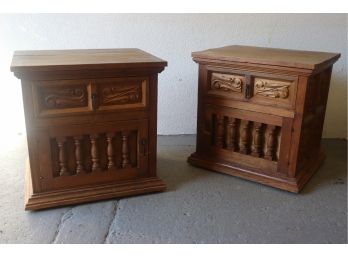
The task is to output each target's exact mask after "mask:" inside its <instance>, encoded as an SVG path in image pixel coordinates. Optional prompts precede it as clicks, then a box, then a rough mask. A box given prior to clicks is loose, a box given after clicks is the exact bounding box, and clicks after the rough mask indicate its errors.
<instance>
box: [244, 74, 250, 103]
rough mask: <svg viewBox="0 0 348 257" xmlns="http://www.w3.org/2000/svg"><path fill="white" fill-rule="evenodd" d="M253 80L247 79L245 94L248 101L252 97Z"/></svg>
mask: <svg viewBox="0 0 348 257" xmlns="http://www.w3.org/2000/svg"><path fill="white" fill-rule="evenodd" d="M250 81H251V78H250V76H246V77H245V92H244V97H245V98H246V99H250V98H251V97H252V86H251V83H250Z"/></svg>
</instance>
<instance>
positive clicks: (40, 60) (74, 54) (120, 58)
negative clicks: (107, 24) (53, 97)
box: [11, 48, 167, 71]
mask: <svg viewBox="0 0 348 257" xmlns="http://www.w3.org/2000/svg"><path fill="white" fill-rule="evenodd" d="M166 65H167V62H166V61H164V60H162V59H160V58H157V57H156V56H153V55H151V54H149V53H147V52H145V51H142V50H140V49H137V48H120V49H78V50H77V49H76V50H73V49H69V50H32V51H15V53H14V55H13V59H12V64H11V71H23V70H38V71H40V70H50V69H69V68H73V69H83V68H107V67H109V68H148V67H164V66H166Z"/></svg>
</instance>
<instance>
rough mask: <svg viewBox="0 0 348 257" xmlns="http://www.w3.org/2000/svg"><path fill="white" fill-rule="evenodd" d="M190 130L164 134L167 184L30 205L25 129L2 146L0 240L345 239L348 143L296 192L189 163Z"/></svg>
mask: <svg viewBox="0 0 348 257" xmlns="http://www.w3.org/2000/svg"><path fill="white" fill-rule="evenodd" d="M194 142H195V140H194V137H193V136H164V137H159V148H158V173H159V176H160V177H161V178H163V180H164V181H165V182H166V183H167V185H168V191H166V192H164V193H158V194H149V195H143V196H136V197H130V198H123V199H120V200H109V201H101V202H97V203H90V204H82V205H76V206H69V207H64V208H55V209H50V210H44V211H38V212H28V211H24V209H23V195H24V193H23V192H24V181H23V178H24V172H23V171H24V159H25V156H26V155H27V149H26V140H25V137H24V136H23V135H22V136H16V138H15V139H13V140H11V144H8V145H7V146H4V145H3V146H2V148H1V149H0V164H1V165H0V181H1V182H0V185H1V190H0V243H347V159H346V158H347V144H346V142H345V141H343V140H323V147H324V150H325V152H326V153H327V160H326V161H325V163H324V165H323V166H322V168H321V169H320V170H319V171H318V173H317V174H316V175H315V176H314V177H313V179H312V180H311V181H310V182H309V184H307V186H306V187H305V189H304V190H303V191H302V193H301V194H299V195H296V194H292V193H288V192H285V191H281V190H277V189H273V188H270V187H266V186H263V185H259V184H256V183H253V182H249V181H246V180H242V179H239V178H235V177H231V176H227V175H223V174H219V173H215V172H210V171H206V170H203V169H199V168H195V167H192V166H190V165H188V164H187V163H186V158H187V156H188V155H189V154H190V153H191V152H193V151H194Z"/></svg>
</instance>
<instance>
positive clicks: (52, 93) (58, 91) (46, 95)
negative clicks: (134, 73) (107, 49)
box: [32, 77, 148, 117]
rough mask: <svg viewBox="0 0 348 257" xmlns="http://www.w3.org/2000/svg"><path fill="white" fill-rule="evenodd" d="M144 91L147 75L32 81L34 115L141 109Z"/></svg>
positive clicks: (44, 115)
mask: <svg viewBox="0 0 348 257" xmlns="http://www.w3.org/2000/svg"><path fill="white" fill-rule="evenodd" d="M147 91H148V79H147V78H139V77H135V78H106V79H91V80H85V79H82V80H59V81H56V80H44V81H34V82H33V83H32V92H33V99H34V101H33V105H34V110H35V114H36V116H37V117H46V116H57V115H69V114H76V113H92V112H101V111H118V110H127V109H129V110H139V109H144V108H145V107H146V105H147V102H148V100H147V99H148V93H147Z"/></svg>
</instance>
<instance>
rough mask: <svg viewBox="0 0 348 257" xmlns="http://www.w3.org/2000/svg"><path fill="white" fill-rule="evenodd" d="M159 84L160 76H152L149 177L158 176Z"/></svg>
mask: <svg viewBox="0 0 348 257" xmlns="http://www.w3.org/2000/svg"><path fill="white" fill-rule="evenodd" d="M157 83H158V75H157V74H152V75H151V76H150V78H149V114H148V115H149V130H148V158H149V164H148V165H149V166H148V168H149V175H150V176H153V177H154V176H156V160H157V158H156V157H157V156H156V153H157V91H158V89H157Z"/></svg>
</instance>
